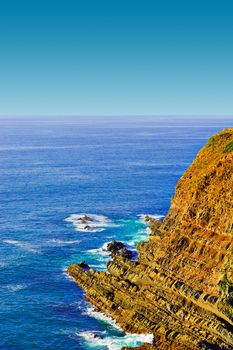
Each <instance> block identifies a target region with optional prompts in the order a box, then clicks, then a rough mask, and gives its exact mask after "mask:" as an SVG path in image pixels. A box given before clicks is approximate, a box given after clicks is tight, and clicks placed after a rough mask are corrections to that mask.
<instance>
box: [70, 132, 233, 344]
mask: <svg viewBox="0 0 233 350" xmlns="http://www.w3.org/2000/svg"><path fill="white" fill-rule="evenodd" d="M232 145H233V129H227V130H224V131H222V132H221V133H219V134H217V135H216V136H214V137H212V138H211V139H210V140H209V142H208V144H207V145H206V146H205V147H204V148H203V149H202V150H201V151H200V152H199V154H198V156H197V157H196V159H195V161H194V162H193V164H192V165H191V166H190V168H189V169H188V170H187V171H186V173H185V174H184V175H183V176H182V178H181V179H180V181H179V183H178V185H177V187H176V193H175V196H174V197H173V200H172V203H171V207H170V210H169V212H168V214H167V216H166V218H165V219H164V221H163V222H162V223H160V224H157V223H156V222H154V223H151V235H150V239H149V242H141V243H140V244H139V245H138V246H137V250H138V252H139V256H138V258H137V259H136V260H135V261H130V260H129V259H125V258H123V257H122V256H119V255H115V256H114V259H113V260H112V261H110V262H109V263H108V265H107V269H108V272H107V273H106V272H100V271H95V270H93V269H89V270H88V271H86V270H84V269H82V268H81V267H80V266H79V265H78V264H73V265H71V266H69V267H68V273H69V274H70V275H71V276H72V277H73V278H74V279H75V281H76V282H77V283H78V284H79V285H80V286H82V288H83V289H84V290H85V291H86V298H87V300H88V301H90V302H91V303H92V304H93V305H94V306H95V308H96V309H97V310H98V311H102V312H104V313H105V314H107V315H110V316H111V317H113V318H114V319H115V320H116V321H117V323H118V325H119V326H121V327H122V329H124V330H125V331H127V332H132V333H152V334H153V335H154V341H153V344H151V345H149V344H143V345H142V346H141V347H139V348H137V349H138V350H139V349H140V350H172V349H174V350H175V349H176V350H196V349H211V350H214V349H216V350H223V349H225V350H230V349H233V308H232V305H233V253H232V248H233V147H232ZM124 349H127V348H124ZM135 349H136V348H135Z"/></svg>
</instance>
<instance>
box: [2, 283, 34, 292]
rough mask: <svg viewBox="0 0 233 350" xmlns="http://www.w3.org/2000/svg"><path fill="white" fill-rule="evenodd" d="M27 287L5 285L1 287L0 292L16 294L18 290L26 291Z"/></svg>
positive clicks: (24, 285) (23, 285)
mask: <svg viewBox="0 0 233 350" xmlns="http://www.w3.org/2000/svg"><path fill="white" fill-rule="evenodd" d="M27 287H28V286H27V285H26V284H7V285H6V286H2V287H1V290H2V291H4V290H5V291H10V292H18V291H19V290H22V289H26V288H27Z"/></svg>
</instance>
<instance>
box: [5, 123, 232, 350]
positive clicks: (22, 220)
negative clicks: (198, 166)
mask: <svg viewBox="0 0 233 350" xmlns="http://www.w3.org/2000/svg"><path fill="white" fill-rule="evenodd" d="M231 126H232V118H231V117H221V118H220V117H212V118H211V117H208V118H203V117H199V118H197V117H188V118H185V117H156V118H152V117H144V118H142V117H137V118H124V119H123V118H113V117H112V118H96V119H95V118H84V117H83V118H71V117H69V118H65V117H63V118H62V117H59V118H55V117H53V118H52V117H50V118H45V117H43V118H39V117H38V118H36V117H34V118H1V119H0V168H1V171H0V210H1V211H0V335H1V336H0V348H1V349H4V350H28V349H43V350H44V349H49V350H50V349H51V350H52V349H56V350H66V349H67V350H74V349H75V350H77V349H78V350H88V349H97V350H98V349H102V350H107V349H110V350H117V349H120V347H121V346H122V345H130V344H134V345H137V344H138V345H139V344H140V342H141V340H142V339H141V338H140V337H138V336H136V337H134V336H131V335H127V334H124V333H123V332H122V331H121V330H119V329H118V328H117V327H116V326H115V325H114V323H112V322H109V321H108V320H106V319H105V318H103V317H101V316H100V315H99V314H98V313H95V312H93V310H92V309H91V307H90V305H88V304H87V303H86V302H85V300H84V294H83V292H82V291H81V289H80V288H79V287H78V286H76V284H75V283H74V282H73V281H72V280H70V279H69V278H68V277H67V275H66V273H65V268H66V267H67V266H68V265H69V264H70V263H72V262H75V261H80V260H85V261H86V262H88V263H89V264H90V265H92V266H94V267H96V268H98V269H104V266H105V262H106V261H107V260H108V256H107V255H106V252H104V250H103V248H102V247H103V246H104V243H106V242H108V241H111V240H112V239H118V240H123V241H125V242H127V243H129V244H130V245H132V246H135V245H136V244H137V242H139V241H140V240H141V239H147V236H148V232H147V230H146V226H145V224H144V223H143V222H142V220H141V219H140V217H139V216H138V215H140V214H147V213H148V214H155V215H165V214H166V212H167V210H168V208H169V205H170V198H171V196H172V194H173V193H174V189H175V184H176V183H177V181H178V179H179V177H180V176H181V175H182V173H183V172H184V171H185V169H187V167H188V166H189V165H190V164H191V162H192V160H193V158H194V157H195V155H196V154H197V152H198V150H199V149H200V148H201V147H202V146H203V145H204V144H205V143H206V141H207V139H208V138H209V137H210V136H211V135H212V134H214V133H216V132H218V131H219V130H221V129H223V128H226V127H231ZM79 213H88V214H89V213H91V214H96V215H104V216H105V217H106V218H107V219H108V220H109V221H107V223H105V225H104V226H103V227H102V228H103V230H97V232H81V231H78V230H77V227H76V226H75V225H73V224H72V222H69V219H68V221H67V220H65V219H67V218H70V216H71V215H72V214H79ZM95 335H97V337H95Z"/></svg>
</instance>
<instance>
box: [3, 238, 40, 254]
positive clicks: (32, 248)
mask: <svg viewBox="0 0 233 350" xmlns="http://www.w3.org/2000/svg"><path fill="white" fill-rule="evenodd" d="M3 242H4V243H7V244H11V245H14V246H16V247H18V248H21V249H23V250H26V251H28V252H31V253H40V251H39V249H38V248H37V247H35V246H34V245H32V244H30V243H28V242H23V241H17V240H13V239H4V240H3Z"/></svg>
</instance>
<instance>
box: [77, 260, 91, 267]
mask: <svg viewBox="0 0 233 350" xmlns="http://www.w3.org/2000/svg"><path fill="white" fill-rule="evenodd" d="M78 265H79V266H80V267H81V268H82V269H89V268H90V266H89V265H88V264H87V263H86V262H85V261H81V262H80V263H79V264H78Z"/></svg>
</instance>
